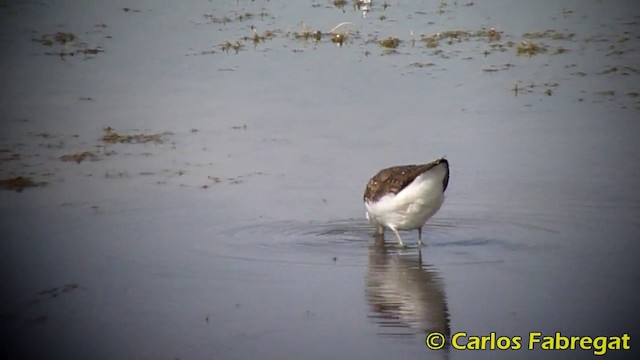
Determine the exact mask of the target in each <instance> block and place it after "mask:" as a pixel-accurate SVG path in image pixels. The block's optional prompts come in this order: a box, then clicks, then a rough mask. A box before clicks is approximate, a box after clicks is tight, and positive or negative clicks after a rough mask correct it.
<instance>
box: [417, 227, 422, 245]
mask: <svg viewBox="0 0 640 360" xmlns="http://www.w3.org/2000/svg"><path fill="white" fill-rule="evenodd" d="M418 246H422V228H421V227H419V228H418Z"/></svg>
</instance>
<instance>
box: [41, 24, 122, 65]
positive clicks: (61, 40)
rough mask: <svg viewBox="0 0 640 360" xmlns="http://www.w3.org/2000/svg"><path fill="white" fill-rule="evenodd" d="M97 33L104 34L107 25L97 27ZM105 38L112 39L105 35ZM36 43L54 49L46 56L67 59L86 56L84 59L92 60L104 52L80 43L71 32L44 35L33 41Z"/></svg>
mask: <svg viewBox="0 0 640 360" xmlns="http://www.w3.org/2000/svg"><path fill="white" fill-rule="evenodd" d="M95 28H97V29H98V30H97V31H94V32H97V33H103V31H104V29H106V28H107V25H105V24H98V25H96V26H95ZM104 38H111V36H108V35H105V36H104ZM32 40H33V41H34V42H37V43H40V44H42V45H43V46H46V47H48V48H54V49H55V50H54V51H46V52H45V53H44V54H45V55H51V56H59V57H61V58H66V57H68V56H75V55H84V58H85V59H86V58H92V57H94V56H95V55H97V54H99V53H102V52H104V49H103V48H102V47H101V46H89V45H88V44H87V43H86V42H83V41H80V39H79V38H78V36H77V35H75V34H74V33H71V32H64V31H58V32H56V33H53V34H42V35H40V36H37V37H34V38H33V39H32Z"/></svg>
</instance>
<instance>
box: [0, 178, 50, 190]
mask: <svg viewBox="0 0 640 360" xmlns="http://www.w3.org/2000/svg"><path fill="white" fill-rule="evenodd" d="M45 184H46V183H44V182H35V181H33V179H31V178H30V177H25V176H17V177H13V178H8V179H3V180H0V187H1V188H3V189H5V190H11V191H15V192H22V190H24V189H25V188H28V187H38V186H43V185H45Z"/></svg>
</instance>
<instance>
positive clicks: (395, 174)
mask: <svg viewBox="0 0 640 360" xmlns="http://www.w3.org/2000/svg"><path fill="white" fill-rule="evenodd" d="M440 164H444V166H445V167H446V169H447V171H446V174H445V177H444V179H443V180H442V186H443V189H444V190H446V189H447V186H448V185H449V161H447V159H445V158H442V159H438V160H436V161H433V162H430V163H428V164H422V165H403V166H394V167H390V168H387V169H382V170H380V171H379V172H378V173H377V174H376V175H375V176H374V177H372V178H371V180H369V182H368V183H367V187H366V189H365V191H364V200H365V201H377V200H379V199H380V198H381V197H383V196H384V195H386V194H388V193H393V194H397V193H399V192H400V191H402V189H404V188H405V187H407V185H409V184H410V183H411V182H412V181H413V180H415V178H417V177H418V176H420V174H422V173H424V172H425V171H427V170H430V169H431V168H433V167H434V166H437V165H440Z"/></svg>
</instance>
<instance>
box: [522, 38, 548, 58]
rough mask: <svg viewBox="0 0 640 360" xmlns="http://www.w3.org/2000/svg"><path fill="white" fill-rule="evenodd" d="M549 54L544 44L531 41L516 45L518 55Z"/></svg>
mask: <svg viewBox="0 0 640 360" xmlns="http://www.w3.org/2000/svg"><path fill="white" fill-rule="evenodd" d="M546 52H547V46H546V45H544V44H542V43H533V42H531V41H527V40H523V41H521V42H519V43H518V44H517V45H516V53H517V54H518V55H529V56H533V55H537V54H541V53H546Z"/></svg>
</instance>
